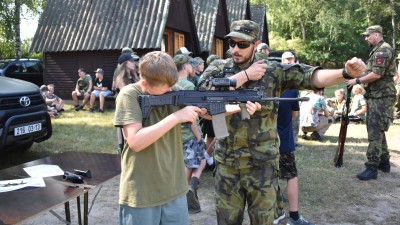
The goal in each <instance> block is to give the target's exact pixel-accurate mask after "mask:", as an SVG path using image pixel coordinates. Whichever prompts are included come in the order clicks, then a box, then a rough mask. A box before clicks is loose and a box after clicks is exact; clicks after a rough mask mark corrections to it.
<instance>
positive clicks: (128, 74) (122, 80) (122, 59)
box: [112, 52, 139, 154]
mask: <svg viewBox="0 0 400 225" xmlns="http://www.w3.org/2000/svg"><path fill="white" fill-rule="evenodd" d="M138 63H139V56H137V55H135V54H133V53H129V52H126V53H122V54H121V55H120V56H119V57H118V66H117V68H116V69H115V71H114V76H113V83H112V88H113V91H115V92H116V94H115V98H116V97H117V96H118V93H119V91H120V90H121V89H122V88H123V87H125V86H126V85H129V84H132V83H136V82H138V81H139V74H138V69H139V68H138ZM117 141H118V145H117V146H118V147H117V151H118V153H120V154H121V152H122V149H123V148H124V133H123V132H122V128H121V127H117Z"/></svg>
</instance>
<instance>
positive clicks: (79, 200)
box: [76, 196, 82, 225]
mask: <svg viewBox="0 0 400 225" xmlns="http://www.w3.org/2000/svg"><path fill="white" fill-rule="evenodd" d="M76 208H77V209H78V223H79V225H82V218H81V217H82V216H81V197H80V196H77V197H76Z"/></svg>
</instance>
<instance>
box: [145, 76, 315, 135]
mask: <svg viewBox="0 0 400 225" xmlns="http://www.w3.org/2000/svg"><path fill="white" fill-rule="evenodd" d="M210 82H211V86H213V87H215V90H210V91H207V90H205V89H199V90H179V91H171V92H167V93H165V94H163V95H157V96H154V95H139V104H140V108H141V110H142V114H143V118H148V117H149V115H150V112H151V110H152V109H153V108H154V107H159V106H163V105H176V106H197V107H199V108H206V109H207V113H208V114H210V115H211V116H212V124H213V128H214V133H215V137H216V138H224V137H227V136H228V129H227V127H226V122H225V115H224V113H225V112H226V110H225V105H227V104H239V105H241V112H242V119H248V118H250V115H249V114H248V112H247V109H246V107H245V106H244V104H245V103H246V102H247V101H251V102H259V103H260V104H262V103H263V102H268V101H308V100H309V98H308V97H301V98H278V97H273V98H265V97H264V93H263V91H262V90H261V89H260V88H254V89H238V90H229V88H230V87H236V80H231V79H229V78H214V79H212V80H211V81H210Z"/></svg>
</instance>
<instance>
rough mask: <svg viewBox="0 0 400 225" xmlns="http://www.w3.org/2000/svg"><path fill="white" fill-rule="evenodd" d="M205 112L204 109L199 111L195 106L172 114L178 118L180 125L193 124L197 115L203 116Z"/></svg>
mask: <svg viewBox="0 0 400 225" xmlns="http://www.w3.org/2000/svg"><path fill="white" fill-rule="evenodd" d="M206 112H207V110H206V109H204V108H203V109H200V108H199V107H197V106H186V107H184V108H183V109H180V110H178V111H176V112H175V113H173V114H174V115H175V116H176V118H178V120H179V122H180V123H186V122H191V123H195V122H196V121H197V118H198V117H199V115H203V114H205V113H206Z"/></svg>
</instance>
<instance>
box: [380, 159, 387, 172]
mask: <svg viewBox="0 0 400 225" xmlns="http://www.w3.org/2000/svg"><path fill="white" fill-rule="evenodd" d="M378 170H382V172H384V173H390V162H389V159H381V161H380V162H379V165H378Z"/></svg>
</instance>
